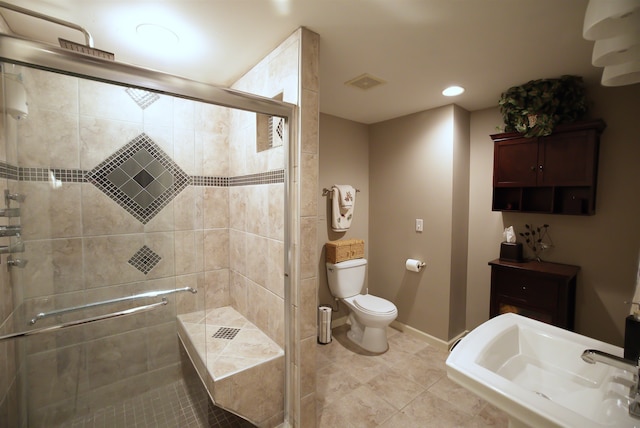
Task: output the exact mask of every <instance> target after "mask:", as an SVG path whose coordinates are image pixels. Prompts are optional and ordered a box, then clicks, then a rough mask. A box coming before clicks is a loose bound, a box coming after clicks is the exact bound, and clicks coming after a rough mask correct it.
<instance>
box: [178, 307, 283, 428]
mask: <svg viewBox="0 0 640 428" xmlns="http://www.w3.org/2000/svg"><path fill="white" fill-rule="evenodd" d="M178 336H179V338H180V340H181V342H182V344H183V345H184V348H185V350H186V351H187V354H188V355H189V358H190V359H191V362H192V363H193V366H194V367H195V369H196V371H197V372H198V375H199V376H200V379H201V380H202V382H203V383H204V385H205V387H206V389H207V391H208V392H209V396H210V397H211V399H212V400H213V402H214V403H215V404H216V405H217V406H220V407H222V408H224V409H227V410H229V411H232V412H233V413H236V414H238V415H240V416H242V417H244V418H246V419H248V420H249V421H251V422H252V423H254V424H255V425H257V426H259V427H273V426H277V425H279V424H280V423H281V422H282V420H283V409H284V401H283V400H284V399H283V397H284V351H283V350H282V348H281V347H280V346H278V344H276V343H275V342H274V341H273V340H271V339H270V338H269V337H268V336H267V335H266V334H264V333H263V332H262V331H261V330H260V329H259V328H258V327H256V326H255V325H254V324H252V323H251V322H249V321H248V320H247V319H246V318H245V317H244V316H242V315H241V314H240V313H238V312H237V311H236V310H235V309H233V308H232V307H231V306H225V307H222V308H215V309H209V310H206V312H205V311H198V312H192V313H188V314H182V315H178Z"/></svg>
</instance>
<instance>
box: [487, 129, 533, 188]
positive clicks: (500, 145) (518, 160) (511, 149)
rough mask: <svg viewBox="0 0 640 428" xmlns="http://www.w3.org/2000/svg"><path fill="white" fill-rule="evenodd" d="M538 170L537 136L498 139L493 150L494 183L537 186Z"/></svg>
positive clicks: (512, 185) (496, 184) (510, 185)
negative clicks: (507, 139) (505, 139)
mask: <svg viewBox="0 0 640 428" xmlns="http://www.w3.org/2000/svg"><path fill="white" fill-rule="evenodd" d="M537 170H538V141H537V139H535V138H520V139H517V140H509V141H498V142H496V143H495V147H494V151H493V185H494V186H496V187H523V186H535V185H536V180H537Z"/></svg>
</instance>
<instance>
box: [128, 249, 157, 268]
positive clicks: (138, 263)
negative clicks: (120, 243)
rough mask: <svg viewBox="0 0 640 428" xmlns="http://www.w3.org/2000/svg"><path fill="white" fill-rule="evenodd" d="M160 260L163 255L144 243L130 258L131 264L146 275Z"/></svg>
mask: <svg viewBox="0 0 640 428" xmlns="http://www.w3.org/2000/svg"><path fill="white" fill-rule="evenodd" d="M160 260H162V257H160V256H159V255H157V254H156V253H155V252H154V251H153V250H152V249H151V248H149V247H147V246H146V245H143V246H142V248H140V249H139V250H138V251H136V253H135V254H134V255H133V257H131V258H130V259H129V264H130V265H131V266H133V267H134V268H136V269H138V270H139V271H140V272H142V273H143V274H145V275H146V274H148V273H149V272H150V271H151V269H153V268H154V267H156V265H157V264H158V263H160Z"/></svg>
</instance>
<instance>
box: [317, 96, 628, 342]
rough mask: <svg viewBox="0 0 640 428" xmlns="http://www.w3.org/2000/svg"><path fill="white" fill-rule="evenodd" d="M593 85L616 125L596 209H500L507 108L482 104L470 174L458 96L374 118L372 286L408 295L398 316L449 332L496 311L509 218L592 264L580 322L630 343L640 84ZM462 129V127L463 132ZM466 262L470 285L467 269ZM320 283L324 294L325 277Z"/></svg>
mask: <svg viewBox="0 0 640 428" xmlns="http://www.w3.org/2000/svg"><path fill="white" fill-rule="evenodd" d="M588 96H589V99H590V100H591V104H592V105H591V111H590V115H591V117H594V118H603V119H604V120H605V121H606V123H607V125H608V127H607V129H606V130H605V131H604V133H603V136H602V139H601V150H600V165H599V176H598V196H597V205H596V215H595V216H586V217H583V216H563V215H540V214H537V215H534V214H526V213H504V214H503V213H500V212H493V211H491V194H492V174H493V169H492V168H493V142H492V140H491V138H490V137H489V135H490V134H495V133H496V132H498V131H497V130H496V127H497V126H501V125H502V124H503V123H502V117H501V115H500V112H499V110H498V108H497V107H496V108H490V109H486V110H481V111H476V112H473V113H471V114H470V118H469V119H467V120H469V125H468V128H467V129H468V133H469V141H470V145H469V147H468V150H469V167H468V172H467V173H466V174H465V172H462V169H461V168H459V165H460V164H459V162H461V160H460V159H461V158H458V157H456V158H455V161H454V158H453V157H452V156H453V154H452V153H455V151H454V152H451V150H450V148H451V147H450V144H449V146H447V144H445V142H447V141H448V142H449V143H451V142H452V141H457V136H458V135H459V136H462V135H464V132H465V130H464V127H465V126H466V125H461V124H462V123H464V120H465V118H464V115H460V114H459V110H457V109H456V108H455V107H454V106H447V107H443V108H439V109H434V110H429V111H426V112H420V113H416V114H413V115H409V116H405V117H402V118H398V119H394V120H391V121H387V122H382V123H378V124H373V125H370V126H369V134H370V135H369V150H370V152H369V156H370V163H369V174H370V177H369V184H370V193H371V195H370V200H369V217H370V224H369V243H368V245H369V246H368V259H369V261H370V264H369V289H370V291H371V293H373V294H376V295H379V296H382V297H385V298H387V299H389V300H391V301H393V302H394V303H395V304H396V305H397V306H398V310H399V315H398V321H400V322H402V323H405V324H408V325H409V326H411V327H413V328H416V329H418V330H420V331H422V332H425V333H427V334H429V335H432V336H435V337H436V338H439V339H442V340H449V339H451V338H452V337H454V336H455V334H456V332H458V330H459V329H460V325H461V324H460V323H461V318H460V317H459V316H458V315H456V313H459V314H461V313H464V314H465V315H464V318H465V321H464V326H465V327H466V329H472V328H474V327H476V326H478V325H479V324H481V323H482V322H484V321H486V320H487V319H488V318H489V293H490V270H489V266H488V264H487V263H488V262H489V261H490V260H493V259H494V258H497V257H498V256H499V245H500V242H501V241H502V231H503V229H504V227H506V226H509V225H513V226H514V227H516V229H518V228H521V227H523V225H524V224H525V223H534V224H538V223H540V224H542V223H548V224H550V225H551V227H550V234H551V236H552V238H553V241H554V244H555V247H554V248H553V249H552V250H550V251H548V252H547V253H545V254H543V259H545V260H548V261H555V262H559V263H568V264H575V265H579V266H581V267H582V269H581V271H580V274H579V276H578V291H577V307H576V330H577V331H578V332H579V333H581V334H585V335H587V336H591V337H595V338H597V339H600V340H604V341H606V342H610V343H613V344H616V345H619V346H621V345H622V341H623V335H624V318H625V316H626V315H627V314H628V311H629V308H628V306H627V305H625V304H624V303H623V302H624V301H625V300H630V299H631V298H632V297H633V293H634V284H635V278H636V272H637V268H638V256H639V254H640V226H638V219H640V197H639V196H640V168H638V167H637V160H638V159H640V137H638V135H637V132H636V130H635V127H634V124H635V121H636V120H637V116H638V113H640V86H639V85H634V86H628V87H622V88H605V87H601V86H596V87H592V88H589V90H588ZM322 120H323V123H322V124H321V130H322V134H321V150H323V151H324V146H325V144H331V143H329V142H327V138H326V135H325V134H329V135H330V133H331V132H332V127H333V126H335V125H332V123H331V122H328V121H326V117H325V116H324V115H323V116H322ZM333 121H334V122H335V119H333ZM354 126H355V125H354ZM452 129H455V135H456V137H452V134H451V132H452ZM461 139H464V137H461ZM447 147H449V148H448V149H447ZM456 147H457V146H456ZM323 153H324V152H323ZM462 157H464V155H462ZM456 166H457V169H455V168H456ZM331 168H334V170H332V169H331ZM335 168H336V167H335V166H332V165H330V163H329V161H328V160H326V159H324V158H322V159H321V172H320V174H321V176H322V175H324V174H325V173H326V172H329V171H331V173H332V174H338V173H339V171H335ZM360 168H363V166H362V165H361V166H360ZM454 169H455V173H454V172H453V171H454ZM466 175H468V189H469V197H468V212H469V215H468V230H467V233H468V241H467V256H466V259H467V260H466V263H465V261H464V256H463V257H461V258H460V257H457V255H458V254H459V249H456V248H457V247H456V246H457V245H462V244H460V240H459V239H455V238H453V237H454V236H456V235H455V234H456V233H460V234H464V233H465V232H464V231H462V229H459V228H454V225H459V224H460V218H459V216H460V213H461V212H464V202H462V201H460V200H458V199H456V195H458V196H459V195H460V192H458V193H456V191H455V190H453V189H458V190H459V183H458V186H456V185H455V184H454V182H456V180H461V181H464V180H465V176H466ZM319 187H320V188H321V187H322V186H319ZM319 191H321V189H319ZM462 192H463V193H464V190H462ZM460 206H462V207H463V208H462V211H461V210H460V209H459V208H458V207H460ZM454 207H455V208H454ZM360 208H362V205H360ZM416 218H424V220H425V231H424V232H423V233H422V234H418V233H416V232H415V231H414V221H415V219H416ZM320 223H322V222H320ZM407 257H414V258H421V259H423V260H425V261H426V262H427V267H426V269H425V270H424V271H423V272H422V273H420V274H418V275H416V274H412V273H409V272H406V271H405V270H404V268H403V262H404V259H405V258H407ZM465 269H466V273H464V275H465V276H466V281H465V284H464V285H462V284H461V280H460V278H459V275H463V274H461V272H465ZM320 287H321V292H320V293H322V287H323V284H321V286H320ZM321 295H322V294H321ZM463 296H464V297H463ZM461 300H463V302H462V301H461Z"/></svg>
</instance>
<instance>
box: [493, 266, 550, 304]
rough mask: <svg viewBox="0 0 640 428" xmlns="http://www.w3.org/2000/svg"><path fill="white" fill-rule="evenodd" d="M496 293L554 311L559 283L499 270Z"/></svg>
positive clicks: (496, 276)
mask: <svg viewBox="0 0 640 428" xmlns="http://www.w3.org/2000/svg"><path fill="white" fill-rule="evenodd" d="M495 288H496V289H495V292H496V293H498V294H502V295H505V296H508V297H511V298H512V299H516V300H520V301H522V302H525V303H527V304H529V305H533V306H539V307H545V308H549V309H553V308H555V307H556V305H557V302H558V282H557V281H555V280H553V279H549V278H540V277H535V276H529V275H522V274H521V273H518V272H513V271H508V270H501V269H498V270H497V271H496V273H495Z"/></svg>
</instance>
